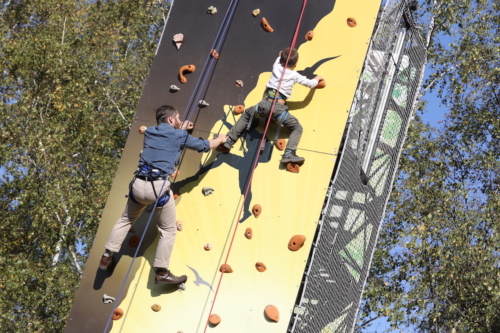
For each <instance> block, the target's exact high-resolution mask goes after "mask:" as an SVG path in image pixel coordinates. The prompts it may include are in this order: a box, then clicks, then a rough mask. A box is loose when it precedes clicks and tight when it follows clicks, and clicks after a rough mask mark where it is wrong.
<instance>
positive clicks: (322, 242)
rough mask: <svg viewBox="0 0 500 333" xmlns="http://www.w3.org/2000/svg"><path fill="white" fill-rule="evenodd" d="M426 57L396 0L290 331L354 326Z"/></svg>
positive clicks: (361, 91)
mask: <svg viewBox="0 0 500 333" xmlns="http://www.w3.org/2000/svg"><path fill="white" fill-rule="evenodd" d="M425 62H426V49H425V47H424V44H423V42H422V39H421V38H420V35H419V31H418V29H417V28H416V27H415V25H414V24H413V19H412V16H411V13H410V12H409V10H408V4H407V3H405V2H402V3H401V2H399V1H397V0H389V1H388V2H387V3H386V5H385V7H384V9H383V11H382V13H381V15H380V17H379V20H378V24H377V27H376V31H375V33H374V35H373V38H372V41H371V45H370V49H369V51H368V53H367V57H366V60H365V66H364V70H363V73H362V74H361V77H360V82H359V84H358V89H357V92H356V95H355V98H354V101H353V104H352V107H351V111H350V117H349V121H348V125H347V127H346V130H345V135H344V139H343V148H342V149H341V156H340V159H339V163H338V165H337V168H336V170H335V172H334V177H333V180H332V182H331V186H330V190H329V192H328V196H327V198H326V200H325V206H324V210H323V214H322V218H321V221H320V228H319V229H318V232H317V235H316V239H315V243H314V246H313V251H312V254H311V256H310V258H309V263H308V268H307V270H306V274H305V276H304V280H303V287H302V289H301V293H300V295H299V298H298V300H297V304H296V306H295V309H294V316H293V317H292V321H291V322H290V329H289V331H291V332H295V333H299V332H300V333H302V332H321V333H327V332H328V333H330V332H352V330H353V328H354V324H355V320H356V315H357V312H358V308H359V304H360V301H361V297H362V292H363V287H364V283H365V281H366V278H367V275H368V272H369V268H370V262H371V259H372V256H373V252H374V250H375V244H376V241H377V237H378V233H379V230H380V226H381V221H382V219H383V216H384V211H385V207H386V204H387V200H388V197H389V194H390V191H391V187H392V183H393V180H394V175H395V173H396V169H397V165H398V161H399V156H400V152H401V149H402V145H403V143H404V140H405V137H406V133H407V130H408V125H409V122H410V120H411V118H412V113H413V108H414V104H415V103H414V101H415V99H416V97H417V94H418V91H419V89H420V85H421V81H422V72H423V68H424V65H425Z"/></svg>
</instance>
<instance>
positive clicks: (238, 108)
mask: <svg viewBox="0 0 500 333" xmlns="http://www.w3.org/2000/svg"><path fill="white" fill-rule="evenodd" d="M233 112H234V114H242V113H243V112H245V106H244V105H236V106H235V107H234V108H233Z"/></svg>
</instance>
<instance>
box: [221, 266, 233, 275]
mask: <svg viewBox="0 0 500 333" xmlns="http://www.w3.org/2000/svg"><path fill="white" fill-rule="evenodd" d="M219 271H220V272H221V273H232V272H233V269H232V268H231V266H229V264H222V265H221V266H220V268H219Z"/></svg>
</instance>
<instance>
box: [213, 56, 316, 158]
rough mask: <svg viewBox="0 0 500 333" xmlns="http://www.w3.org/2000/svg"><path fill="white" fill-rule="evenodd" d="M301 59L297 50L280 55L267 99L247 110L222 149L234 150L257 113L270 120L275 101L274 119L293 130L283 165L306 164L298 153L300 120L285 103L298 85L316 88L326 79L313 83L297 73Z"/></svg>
mask: <svg viewBox="0 0 500 333" xmlns="http://www.w3.org/2000/svg"><path fill="white" fill-rule="evenodd" d="M288 54H290V59H289V60H288V65H287V67H286V69H285V64H286V60H287V58H288ZM298 60H299V53H298V52H297V50H296V49H290V48H289V47H287V48H286V49H284V50H283V51H281V52H280V53H279V56H278V58H277V59H276V62H275V63H274V65H273V72H272V74H271V78H270V79H269V81H268V82H267V85H266V91H265V95H266V96H265V97H264V99H262V101H260V102H259V104H257V105H254V106H251V107H249V108H247V109H246V110H245V112H243V113H242V115H241V117H240V119H238V121H237V122H236V124H235V125H234V126H233V128H231V130H230V131H229V133H227V141H226V143H224V145H223V146H222V149H223V150H224V151H229V150H231V148H232V146H233V144H234V143H235V142H236V141H237V140H238V138H239V137H241V135H242V134H243V131H244V130H245V128H246V127H247V125H248V123H249V122H250V119H251V118H252V115H253V113H254V112H255V114H256V115H258V116H259V117H262V118H267V116H268V115H269V112H270V111H271V106H272V104H273V100H274V99H275V98H276V99H277V101H276V106H275V108H274V113H273V120H274V121H275V122H276V123H278V124H280V125H283V126H285V127H286V128H288V129H289V130H290V137H289V139H288V143H287V145H286V149H285V154H284V155H283V157H282V158H281V163H290V162H292V163H303V162H304V161H305V159H304V158H303V157H299V156H297V154H296V153H295V151H296V150H297V146H298V145H299V141H300V137H301V136H302V125H300V123H299V121H298V119H297V118H295V117H294V116H293V115H291V114H290V113H289V112H288V108H287V106H286V100H287V99H288V98H290V95H291V94H292V88H293V86H294V84H296V83H299V84H302V85H303V86H306V87H309V88H315V87H316V86H317V85H318V83H319V81H321V80H323V78H322V77H321V76H316V77H315V78H313V79H312V80H309V79H307V78H306V77H305V76H302V75H300V74H299V73H297V72H296V71H295V70H294V69H295V67H297V62H298ZM284 70H285V75H284V76H283V82H282V83H281V87H280V91H279V92H278V91H277V88H278V85H279V82H280V79H281V75H282V73H283V71H284Z"/></svg>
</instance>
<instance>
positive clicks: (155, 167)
mask: <svg viewBox="0 0 500 333" xmlns="http://www.w3.org/2000/svg"><path fill="white" fill-rule="evenodd" d="M156 122H157V123H158V126H155V127H149V128H148V129H147V130H146V132H145V133H144V148H143V151H142V153H141V155H140V158H139V169H137V171H136V172H135V177H134V178H133V179H132V182H131V183H130V193H129V196H128V200H127V205H126V206H125V210H124V211H123V213H122V216H121V217H120V218H119V219H118V221H117V222H116V223H115V225H114V226H113V229H112V230H111V234H110V235H109V239H108V241H107V243H106V245H105V247H106V251H105V252H104V254H103V255H102V257H101V261H100V263H99V268H100V269H103V270H107V269H108V268H110V267H112V265H113V253H115V252H118V251H120V247H121V244H122V243H123V240H124V239H125V237H126V236H127V233H128V231H129V230H130V227H131V226H132V224H133V223H134V222H135V221H136V220H137V219H138V218H139V216H140V215H141V213H142V212H143V210H144V208H146V206H147V205H148V204H151V203H154V202H155V201H156V200H157V199H158V203H157V206H156V210H155V212H154V214H155V217H156V219H157V221H158V228H159V230H160V240H159V241H158V246H157V249H156V257H155V260H154V264H153V266H154V269H155V272H156V275H155V283H156V284H178V283H184V282H186V280H187V276H186V275H182V276H175V275H174V274H172V273H171V272H170V270H169V263H170V256H171V255H172V249H173V247H174V241H175V235H176V233H177V227H176V224H175V222H176V212H175V202H174V200H173V199H171V197H172V196H173V194H172V191H171V189H170V182H169V181H168V180H166V179H167V177H168V176H169V175H172V174H174V172H175V161H176V160H177V158H178V157H179V155H180V153H181V151H182V149H184V148H188V149H192V150H196V151H198V152H200V153H201V152H208V151H209V150H210V149H214V148H216V147H217V146H219V145H221V144H223V143H225V142H226V138H227V137H226V135H219V136H218V137H217V138H215V139H212V140H203V139H201V138H198V139H197V138H194V137H192V136H191V135H189V134H188V132H187V131H186V130H185V128H187V126H188V125H189V124H188V122H185V123H181V121H180V119H179V112H178V111H177V110H176V109H175V108H174V107H172V106H169V105H163V106H160V107H159V108H158V109H156ZM162 186H163V189H162Z"/></svg>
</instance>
